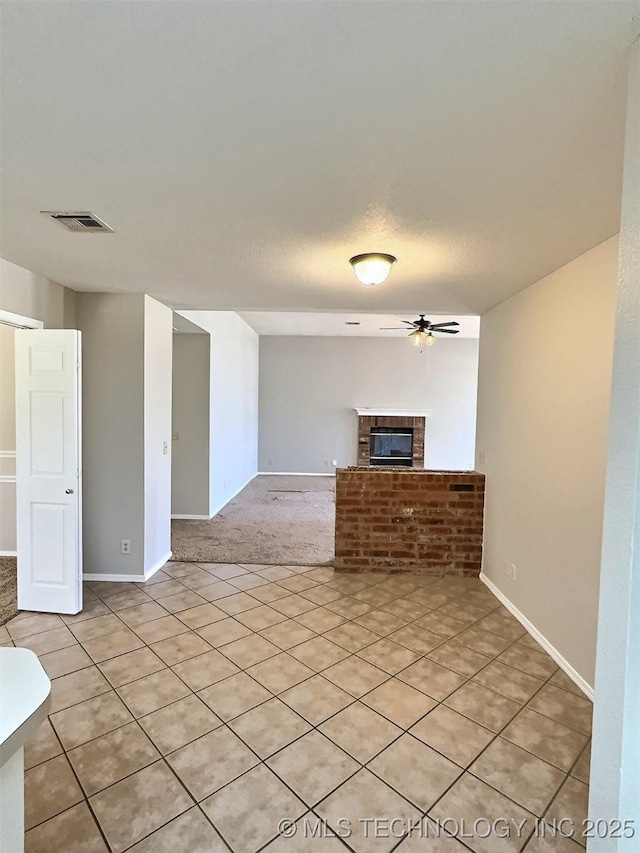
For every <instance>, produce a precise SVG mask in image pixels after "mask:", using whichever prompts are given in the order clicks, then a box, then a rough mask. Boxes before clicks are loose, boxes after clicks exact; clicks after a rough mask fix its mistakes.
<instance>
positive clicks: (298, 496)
mask: <svg viewBox="0 0 640 853" xmlns="http://www.w3.org/2000/svg"><path fill="white" fill-rule="evenodd" d="M334 525H335V477H286V476H285V477H274V476H269V475H260V476H258V477H256V478H255V479H254V480H252V481H251V482H250V483H249V485H248V486H246V487H245V488H244V489H243V490H242V491H241V492H240V494H239V495H237V496H236V497H235V498H234V499H233V500H232V501H230V502H229V503H228V504H227V505H226V506H225V507H224V508H223V509H222V510H221V511H220V512H219V513H218V515H216V516H215V517H214V518H212V519H211V520H210V521H183V520H176V521H173V522H172V524H171V528H172V537H171V547H172V550H173V559H174V560H193V561H196V562H198V561H199V562H207V563H263V564H266V565H292V566H318V565H326V564H327V563H331V562H332V561H333V557H334Z"/></svg>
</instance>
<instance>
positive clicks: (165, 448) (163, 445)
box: [162, 441, 169, 456]
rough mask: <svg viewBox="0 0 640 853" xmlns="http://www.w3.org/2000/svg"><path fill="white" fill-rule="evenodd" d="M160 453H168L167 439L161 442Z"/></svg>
mask: <svg viewBox="0 0 640 853" xmlns="http://www.w3.org/2000/svg"><path fill="white" fill-rule="evenodd" d="M162 455H163V456H168V455H169V442H168V441H163V442H162Z"/></svg>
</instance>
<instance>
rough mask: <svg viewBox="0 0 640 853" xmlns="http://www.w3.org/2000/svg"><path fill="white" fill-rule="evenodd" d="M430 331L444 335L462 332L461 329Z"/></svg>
mask: <svg viewBox="0 0 640 853" xmlns="http://www.w3.org/2000/svg"><path fill="white" fill-rule="evenodd" d="M430 331H432V332H438V334H443V335H458V334H459V333H460V329H431V330H430Z"/></svg>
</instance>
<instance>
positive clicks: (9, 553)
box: [0, 551, 18, 557]
mask: <svg viewBox="0 0 640 853" xmlns="http://www.w3.org/2000/svg"><path fill="white" fill-rule="evenodd" d="M17 556H18V552H17V551H0V557H17Z"/></svg>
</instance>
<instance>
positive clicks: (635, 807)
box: [589, 41, 640, 853]
mask: <svg viewBox="0 0 640 853" xmlns="http://www.w3.org/2000/svg"><path fill="white" fill-rule="evenodd" d="M639 545H640V42H638V41H636V43H635V46H634V48H633V49H632V51H631V61H630V65H629V89H628V110H627V132H626V143H625V166H624V181H623V194H622V224H621V229H620V269H619V286H618V304H617V311H616V326H615V352H614V362H613V384H612V396H611V421H610V431H609V455H608V464H607V488H606V503H605V516H604V536H603V548H602V574H601V576H600V587H601V594H600V613H599V622H598V649H597V666H596V701H595V708H594V719H593V749H592V759H591V790H590V803H589V814H590V816H591V817H592V818H595V817H607V818H609V819H611V818H617V819H618V820H622V821H624V820H630V821H635V830H636V833H635V837H633V838H627V839H615V838H603V839H600V838H595V839H593V840H592V841H591V842H590V843H589V851H590V853H617V851H620V853H622V851H625V853H633V851H637V849H638V827H639V826H640V785H639V784H638V768H639V767H640V547H639Z"/></svg>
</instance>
